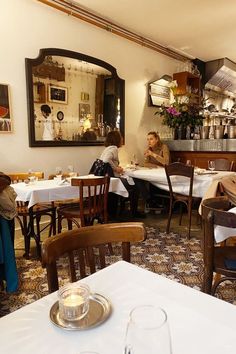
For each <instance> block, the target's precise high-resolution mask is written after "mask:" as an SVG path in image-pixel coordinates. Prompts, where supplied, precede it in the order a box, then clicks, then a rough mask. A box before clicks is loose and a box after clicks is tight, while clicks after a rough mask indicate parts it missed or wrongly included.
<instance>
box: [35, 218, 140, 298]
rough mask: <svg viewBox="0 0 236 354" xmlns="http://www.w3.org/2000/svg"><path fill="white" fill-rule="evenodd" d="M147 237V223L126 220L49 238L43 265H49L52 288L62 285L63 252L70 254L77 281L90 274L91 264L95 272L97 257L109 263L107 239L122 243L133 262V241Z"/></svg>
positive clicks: (125, 255) (72, 278)
mask: <svg viewBox="0 0 236 354" xmlns="http://www.w3.org/2000/svg"><path fill="white" fill-rule="evenodd" d="M145 238H146V230H145V226H144V224H143V223H140V222H126V223H115V224H102V225H96V226H87V227H83V228H80V229H74V230H71V231H67V232H64V233H61V234H58V235H56V236H55V237H51V238H48V239H46V240H45V241H44V242H43V244H42V265H43V266H45V267H46V269H47V280H48V288H49V292H50V293H51V292H53V291H55V290H57V289H58V288H59V283H58V272H57V260H58V259H59V258H60V257H61V256H63V255H65V254H67V256H68V259H69V273H70V281H72V282H73V281H76V280H77V279H78V278H80V279H81V278H84V277H85V276H87V275H88V274H87V273H86V270H87V269H88V268H89V270H90V273H94V272H95V271H96V259H97V258H99V267H100V268H104V267H106V265H107V263H106V253H107V252H106V251H107V248H106V244H107V243H111V244H115V243H116V244H118V245H120V243H121V255H122V259H123V260H125V261H127V262H130V243H135V242H140V241H143V240H145ZM94 247H95V248H96V249H97V250H98V249H99V255H95V253H94ZM75 251H76V252H75ZM75 257H77V262H75ZM107 257H108V256H107ZM76 267H77V268H78V269H79V273H80V275H79V277H76V270H77V269H76Z"/></svg>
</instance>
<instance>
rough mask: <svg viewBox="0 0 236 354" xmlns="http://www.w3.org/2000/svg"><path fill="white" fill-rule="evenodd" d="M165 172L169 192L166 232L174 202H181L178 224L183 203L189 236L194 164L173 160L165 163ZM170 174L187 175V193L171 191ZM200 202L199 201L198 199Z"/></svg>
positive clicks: (168, 229)
mask: <svg viewBox="0 0 236 354" xmlns="http://www.w3.org/2000/svg"><path fill="white" fill-rule="evenodd" d="M165 172H166V178H167V182H168V186H169V193H170V206H169V216H168V221H167V226H166V232H167V233H169V231H170V222H171V218H172V213H173V208H174V206H175V204H176V203H180V204H181V214H180V221H179V224H180V225H181V222H182V214H183V210H182V204H185V205H186V207H187V210H188V220H189V222H188V238H190V231H191V219H192V203H193V197H192V192H193V176H194V166H191V165H185V164H183V163H181V162H173V163H171V164H169V165H165ZM172 176H182V177H187V178H188V180H189V192H188V195H183V194H180V193H175V192H173V185H172V179H171V177H172ZM199 203H200V201H199Z"/></svg>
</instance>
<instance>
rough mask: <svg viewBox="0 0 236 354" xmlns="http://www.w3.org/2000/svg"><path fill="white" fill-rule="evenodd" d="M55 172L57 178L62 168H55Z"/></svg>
mask: <svg viewBox="0 0 236 354" xmlns="http://www.w3.org/2000/svg"><path fill="white" fill-rule="evenodd" d="M55 170H56V176H57V177H59V176H61V175H62V167H60V166H57V167H56V169H55Z"/></svg>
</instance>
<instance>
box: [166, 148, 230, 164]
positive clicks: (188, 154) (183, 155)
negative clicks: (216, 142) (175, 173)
mask: <svg viewBox="0 0 236 354" xmlns="http://www.w3.org/2000/svg"><path fill="white" fill-rule="evenodd" d="M171 158H172V162H175V161H180V162H183V163H186V161H187V160H191V163H192V164H193V165H194V166H197V167H200V168H207V166H208V160H215V159H228V160H229V161H234V166H236V152H228V151H227V152H222V151H221V152H217V151H211V152H209V151H200V152H196V151H171ZM234 168H235V167H234Z"/></svg>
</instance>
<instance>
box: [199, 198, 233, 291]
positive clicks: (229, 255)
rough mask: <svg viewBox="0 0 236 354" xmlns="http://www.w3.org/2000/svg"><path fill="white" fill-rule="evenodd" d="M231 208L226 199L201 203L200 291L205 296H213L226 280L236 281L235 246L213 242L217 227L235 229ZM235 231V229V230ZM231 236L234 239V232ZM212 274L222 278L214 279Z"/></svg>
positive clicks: (206, 200)
mask: <svg viewBox="0 0 236 354" xmlns="http://www.w3.org/2000/svg"><path fill="white" fill-rule="evenodd" d="M230 207H231V204H230V201H229V200H228V198H227V197H216V198H209V199H205V200H204V201H203V202H202V218H203V225H204V237H203V260H204V275H203V285H202V290H203V291H204V292H205V293H207V294H212V295H214V294H215V291H216V289H217V287H218V285H219V284H221V283H222V282H224V281H226V280H236V246H234V245H231V246H230V245H228V243H227V241H226V242H223V243H221V244H219V243H218V244H216V242H215V227H216V226H217V225H219V226H223V227H228V228H236V214H234V213H231V212H229V211H228V210H229V208H230ZM235 230H236V229H235ZM235 230H232V236H235V237H236V231H235ZM213 273H216V274H218V275H221V276H223V277H215V280H214V282H213Z"/></svg>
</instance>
